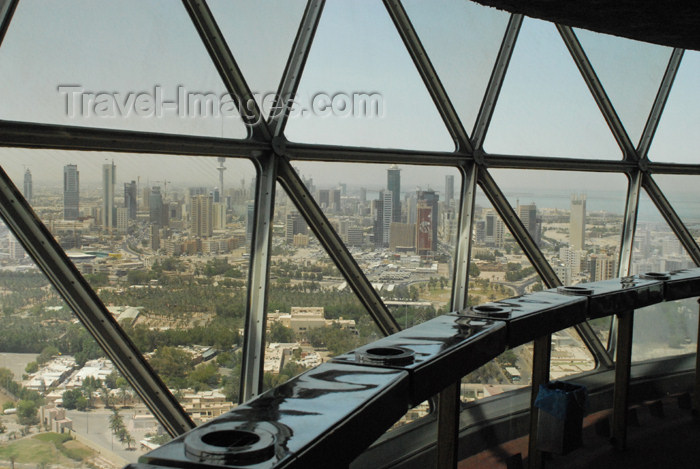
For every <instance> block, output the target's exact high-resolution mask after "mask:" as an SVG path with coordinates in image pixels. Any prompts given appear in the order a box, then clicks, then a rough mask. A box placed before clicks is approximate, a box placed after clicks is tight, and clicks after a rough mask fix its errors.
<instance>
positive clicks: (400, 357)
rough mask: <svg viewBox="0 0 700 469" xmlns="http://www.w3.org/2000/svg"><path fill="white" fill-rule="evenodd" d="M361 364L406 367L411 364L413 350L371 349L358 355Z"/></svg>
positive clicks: (397, 348)
mask: <svg viewBox="0 0 700 469" xmlns="http://www.w3.org/2000/svg"><path fill="white" fill-rule="evenodd" d="M358 355H359V356H358V358H359V361H360V362H362V363H375V364H379V365H408V364H410V363H413V355H414V354H413V350H409V349H406V348H403V347H372V348H368V349H367V350H365V351H363V352H360V353H359V354H358Z"/></svg>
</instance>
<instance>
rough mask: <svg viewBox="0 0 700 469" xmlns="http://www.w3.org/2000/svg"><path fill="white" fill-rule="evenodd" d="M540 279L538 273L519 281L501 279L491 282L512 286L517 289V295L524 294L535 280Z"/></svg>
mask: <svg viewBox="0 0 700 469" xmlns="http://www.w3.org/2000/svg"><path fill="white" fill-rule="evenodd" d="M538 281H539V277H538V276H537V274H535V275H531V276H530V277H526V278H524V279H523V280H521V281H519V282H501V281H493V282H491V283H494V284H497V285H503V286H504V287H508V288H511V289H513V290H515V294H516V296H517V295H523V294H524V293H525V290H526V289H527V287H529V286H530V285H532V284H533V283H535V282H538Z"/></svg>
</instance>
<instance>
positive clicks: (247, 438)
mask: <svg viewBox="0 0 700 469" xmlns="http://www.w3.org/2000/svg"><path fill="white" fill-rule="evenodd" d="M202 441H203V442H204V443H206V444H208V445H212V446H221V447H222V448H243V447H246V446H250V445H253V444H255V443H257V442H258V441H260V437H259V436H258V435H256V434H255V433H253V432H245V431H241V430H221V431H218V432H211V433H207V434H205V435H203V436H202Z"/></svg>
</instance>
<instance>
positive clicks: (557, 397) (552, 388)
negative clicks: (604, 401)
mask: <svg viewBox="0 0 700 469" xmlns="http://www.w3.org/2000/svg"><path fill="white" fill-rule="evenodd" d="M535 407H537V408H538V409H540V410H543V411H545V412H547V413H548V414H551V415H552V416H553V417H555V418H557V419H559V420H565V419H566V416H567V415H575V414H579V415H583V414H585V413H586V409H587V408H588V390H587V389H586V387H585V386H580V385H578V384H571V383H566V382H564V381H550V382H549V383H546V384H541V385H540V390H539V392H538V393H537V398H536V399H535Z"/></svg>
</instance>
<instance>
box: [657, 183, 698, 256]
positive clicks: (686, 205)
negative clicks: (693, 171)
mask: <svg viewBox="0 0 700 469" xmlns="http://www.w3.org/2000/svg"><path fill="white" fill-rule="evenodd" d="M697 180H698V177H697V176H681V175H675V174H674V175H669V174H654V181H655V182H656V184H658V186H659V188H660V189H661V190H662V191H663V193H664V195H665V196H666V199H667V200H668V201H669V202H670V203H671V205H672V206H673V209H674V210H675V211H676V213H677V214H678V216H679V217H680V218H681V220H683V223H684V224H685V226H686V227H687V228H688V229H689V230H690V233H691V234H692V235H693V237H694V238H695V242H696V243H700V187H699V186H698V184H697Z"/></svg>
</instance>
